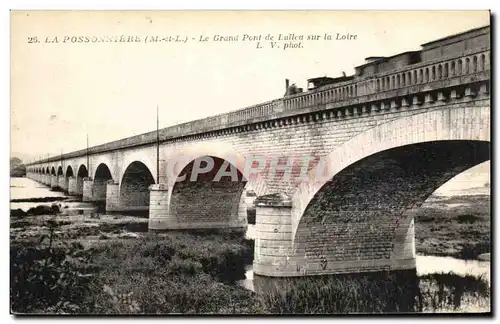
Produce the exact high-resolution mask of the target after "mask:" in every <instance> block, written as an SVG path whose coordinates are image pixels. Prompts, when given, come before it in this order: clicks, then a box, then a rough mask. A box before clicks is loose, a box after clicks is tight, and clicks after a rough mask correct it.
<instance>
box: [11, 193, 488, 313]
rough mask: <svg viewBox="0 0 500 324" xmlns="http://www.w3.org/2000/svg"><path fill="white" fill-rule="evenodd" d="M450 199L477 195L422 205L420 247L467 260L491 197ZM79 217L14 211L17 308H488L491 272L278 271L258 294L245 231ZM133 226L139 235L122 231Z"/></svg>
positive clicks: (481, 233) (474, 251)
mask: <svg viewBox="0 0 500 324" xmlns="http://www.w3.org/2000/svg"><path fill="white" fill-rule="evenodd" d="M453 199H454V200H453V203H457V204H459V203H460V204H461V203H466V202H467V201H468V202H471V201H473V204H469V205H460V206H455V207H453V208H445V209H443V208H439V206H437V205H436V204H435V203H432V204H428V205H426V206H423V208H422V209H421V210H420V211H419V212H418V214H417V216H416V219H415V223H416V227H417V228H416V239H417V251H418V252H419V253H426V254H434V255H452V256H455V257H460V258H464V259H467V258H475V257H477V255H478V254H480V253H484V252H489V251H490V250H489V245H490V214H489V200H485V199H483V200H481V199H479V200H478V199H477V197H475V198H470V197H469V198H467V197H465V198H464V197H460V198H459V199H458V198H453ZM471 199H473V200H471ZM436 206H437V207H436ZM250 216H251V217H253V215H252V214H251V215H250ZM79 218H81V217H80V216H77V217H75V218H72V217H71V216H64V215H61V214H59V215H57V216H53V217H52V218H50V219H46V217H44V216H24V217H12V218H11V249H10V252H11V256H10V258H11V259H10V261H11V290H10V293H11V309H12V311H13V312H15V313H43V314H47V313H71V314H75V313H76V314H167V313H168V314H171V313H186V314H195V313H196V314H198V313H203V314H291V313H294V314H301V313H302V314H312V313H314V314H337V313H346V312H347V313H387V312H421V311H424V312H436V311H454V312H455V311H460V310H463V309H464V307H465V306H467V305H476V304H477V305H480V309H481V310H484V309H485V308H488V307H489V305H487V303H488V302H489V298H490V289H489V285H488V283H487V282H486V280H485V279H484V278H477V277H474V276H458V275H454V274H432V275H426V276H421V277H417V276H416V273H415V272H411V271H409V272H391V273H375V274H359V275H343V276H320V277H305V278H282V279H272V280H269V279H268V278H263V277H258V276H256V278H255V280H254V284H255V285H260V286H259V287H260V289H259V291H262V293H259V294H257V293H254V292H252V291H248V290H246V289H244V288H242V287H240V286H238V285H236V284H235V281H236V280H239V279H243V278H244V273H245V268H244V267H245V265H247V264H251V263H252V260H253V241H249V240H246V239H244V235H243V233H241V232H233V231H216V230H214V231H190V232H179V231H176V232H169V233H162V234H156V233H148V232H147V222H145V221H142V222H129V223H127V222H124V223H121V222H116V223H115V222H114V221H115V219H112V218H111V217H108V218H107V219H105V218H106V217H104V216H103V217H101V219H98V220H97V219H84V220H81V221H80V222H81V223H80V225H79V226H74V225H75V223H74V222H75V219H79ZM88 222H91V223H95V224H89V223H88ZM84 225H85V226H84ZM87 225H95V226H87ZM23 231H24V232H23ZM26 232H31V234H30V235H25V234H26ZM127 232H134V233H137V234H139V235H137V237H134V238H122V237H121V236H120V235H121V234H123V233H127ZM89 238H92V239H89ZM89 242H91V243H89ZM259 282H260V283H259Z"/></svg>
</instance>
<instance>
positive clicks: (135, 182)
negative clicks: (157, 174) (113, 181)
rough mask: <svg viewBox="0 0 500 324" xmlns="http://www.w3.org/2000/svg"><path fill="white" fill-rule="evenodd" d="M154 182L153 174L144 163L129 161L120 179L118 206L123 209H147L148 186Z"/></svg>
mask: <svg viewBox="0 0 500 324" xmlns="http://www.w3.org/2000/svg"><path fill="white" fill-rule="evenodd" d="M154 183H155V179H154V177H153V174H152V173H151V171H150V169H149V168H148V167H147V165H146V164H144V163H143V162H141V161H134V162H131V163H130V164H129V165H128V166H127V168H126V169H125V171H124V172H123V176H122V178H121V180H120V198H119V202H120V206H121V207H122V208H124V209H125V210H147V209H149V186H150V185H152V184H154Z"/></svg>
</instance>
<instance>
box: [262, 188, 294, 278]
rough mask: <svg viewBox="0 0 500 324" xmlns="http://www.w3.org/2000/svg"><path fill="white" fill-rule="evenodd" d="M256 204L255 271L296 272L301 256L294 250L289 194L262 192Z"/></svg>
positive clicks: (282, 274) (283, 274)
mask: <svg viewBox="0 0 500 324" xmlns="http://www.w3.org/2000/svg"><path fill="white" fill-rule="evenodd" d="M255 206H256V219H255V231H256V237H255V248H254V260H253V270H254V273H255V274H257V275H262V276H271V277H287V276H293V275H297V269H298V264H297V261H298V260H296V258H294V257H293V251H292V216H291V215H292V214H291V211H292V202H291V200H290V197H288V196H287V195H282V194H273V195H267V196H261V197H258V198H257V199H256V200H255Z"/></svg>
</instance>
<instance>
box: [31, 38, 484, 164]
mask: <svg viewBox="0 0 500 324" xmlns="http://www.w3.org/2000/svg"><path fill="white" fill-rule="evenodd" d="M490 69H491V63H490V48H489V46H487V47H483V48H479V49H474V50H469V51H465V52H463V53H460V54H458V55H454V56H448V57H443V58H438V59H436V60H433V61H427V62H421V63H417V64H413V65H409V66H406V67H404V68H401V69H398V70H394V71H391V72H387V73H378V74H375V75H371V76H367V77H361V78H360V79H356V80H351V81H345V82H341V83H336V84H334V85H328V86H324V87H321V88H318V89H315V90H311V91H308V92H305V93H300V94H296V95H292V96H287V97H285V98H280V99H275V100H272V101H268V102H264V103H261V104H257V105H254V106H250V107H247V108H244V109H240V110H237V111H232V112H229V113H224V114H220V115H216V116H212V117H208V118H204V119H200V120H195V121H190V122H187V123H183V124H179V125H175V126H170V127H167V128H164V129H161V130H160V132H159V137H160V141H165V140H168V139H172V138H179V137H183V136H189V135H193V134H197V133H203V132H208V131H212V130H217V129H221V128H226V127H231V126H235V125H242V124H244V123H247V122H249V121H251V120H252V119H255V118H262V117H267V116H273V115H276V114H279V113H282V112H286V111H292V110H297V111H300V109H304V108H309V107H313V106H318V105H324V104H327V103H333V102H338V101H343V100H346V99H350V98H356V97H361V96H366V95H370V94H376V93H377V94H380V93H382V94H383V93H384V92H385V91H392V90H396V89H402V88H405V87H410V86H414V85H421V84H425V83H428V82H433V81H437V80H446V79H448V78H453V77H457V76H464V75H470V74H474V73H476V72H481V71H489V70H490ZM155 141H156V132H155V131H153V132H149V133H144V134H141V135H136V136H131V137H128V138H125V139H121V140H118V141H114V142H109V143H106V144H101V145H97V146H94V147H91V148H89V151H88V152H89V154H95V153H99V152H103V151H109V150H114V149H121V148H124V147H129V146H136V145H147V144H150V143H154V142H155ZM86 153H87V151H86V150H85V149H84V150H79V151H75V152H71V153H67V154H64V155H62V156H56V157H52V158H49V159H44V160H42V161H38V162H34V163H31V164H36V163H43V162H52V161H59V160H61V159H66V158H72V157H78V156H83V155H85V154H86ZM31 164H28V165H31Z"/></svg>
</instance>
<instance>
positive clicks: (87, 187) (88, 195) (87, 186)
mask: <svg viewBox="0 0 500 324" xmlns="http://www.w3.org/2000/svg"><path fill="white" fill-rule="evenodd" d="M93 185H94V182H93V181H92V179H90V178H84V179H83V193H82V200H83V201H94V197H93V191H94V190H93Z"/></svg>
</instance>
